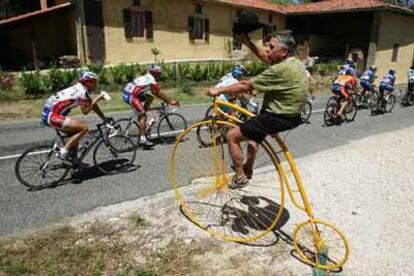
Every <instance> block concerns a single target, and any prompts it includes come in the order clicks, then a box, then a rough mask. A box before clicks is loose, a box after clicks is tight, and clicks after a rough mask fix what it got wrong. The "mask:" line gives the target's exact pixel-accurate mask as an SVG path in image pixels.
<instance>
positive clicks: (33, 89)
mask: <svg viewBox="0 0 414 276" xmlns="http://www.w3.org/2000/svg"><path fill="white" fill-rule="evenodd" d="M20 81H21V84H22V86H23V87H24V89H25V92H26V94H27V95H31V96H35V97H39V96H41V95H42V94H45V93H46V92H48V91H49V88H50V87H48V83H49V78H48V77H47V76H43V75H41V74H40V72H39V71H36V72H22V75H21V78H20Z"/></svg>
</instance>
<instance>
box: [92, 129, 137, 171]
mask: <svg viewBox="0 0 414 276" xmlns="http://www.w3.org/2000/svg"><path fill="white" fill-rule="evenodd" d="M136 153H137V151H136V146H135V145H134V143H132V141H131V139H130V138H128V137H126V136H124V135H115V136H112V137H109V138H108V139H107V140H106V141H104V140H101V141H99V143H98V144H97V145H96V147H95V149H94V151H93V162H94V163H95V166H96V167H97V168H98V169H99V170H100V171H101V172H103V173H104V174H112V173H118V172H128V171H129V170H130V169H131V167H132V165H133V163H134V161H135V157H136Z"/></svg>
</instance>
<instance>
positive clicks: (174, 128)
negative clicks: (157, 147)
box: [157, 113, 187, 143]
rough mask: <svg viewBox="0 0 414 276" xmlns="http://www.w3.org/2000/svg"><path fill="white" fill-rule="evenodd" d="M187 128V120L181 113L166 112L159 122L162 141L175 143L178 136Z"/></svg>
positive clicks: (158, 127) (159, 134) (159, 137)
mask: <svg viewBox="0 0 414 276" xmlns="http://www.w3.org/2000/svg"><path fill="white" fill-rule="evenodd" d="M186 129H187V121H186V119H185V118H184V116H182V115H181V114H178V113H169V114H166V115H165V116H164V117H162V118H161V120H160V121H159V123H158V126H157V133H158V139H159V140H160V142H162V143H174V142H175V140H176V138H177V137H178V136H179V135H180V134H181V133H182V132H183V131H184V130H186Z"/></svg>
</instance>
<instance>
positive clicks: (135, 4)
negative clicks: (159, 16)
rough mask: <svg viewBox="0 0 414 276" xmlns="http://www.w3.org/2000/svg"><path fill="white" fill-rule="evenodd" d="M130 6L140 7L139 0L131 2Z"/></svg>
mask: <svg viewBox="0 0 414 276" xmlns="http://www.w3.org/2000/svg"><path fill="white" fill-rule="evenodd" d="M132 6H141V0H132Z"/></svg>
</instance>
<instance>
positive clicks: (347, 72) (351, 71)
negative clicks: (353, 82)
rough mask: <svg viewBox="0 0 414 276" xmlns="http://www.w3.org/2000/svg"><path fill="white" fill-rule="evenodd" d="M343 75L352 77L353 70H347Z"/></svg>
mask: <svg viewBox="0 0 414 276" xmlns="http://www.w3.org/2000/svg"><path fill="white" fill-rule="evenodd" d="M345 75H350V76H353V75H354V70H353V69H352V68H347V69H346V70H345Z"/></svg>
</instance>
